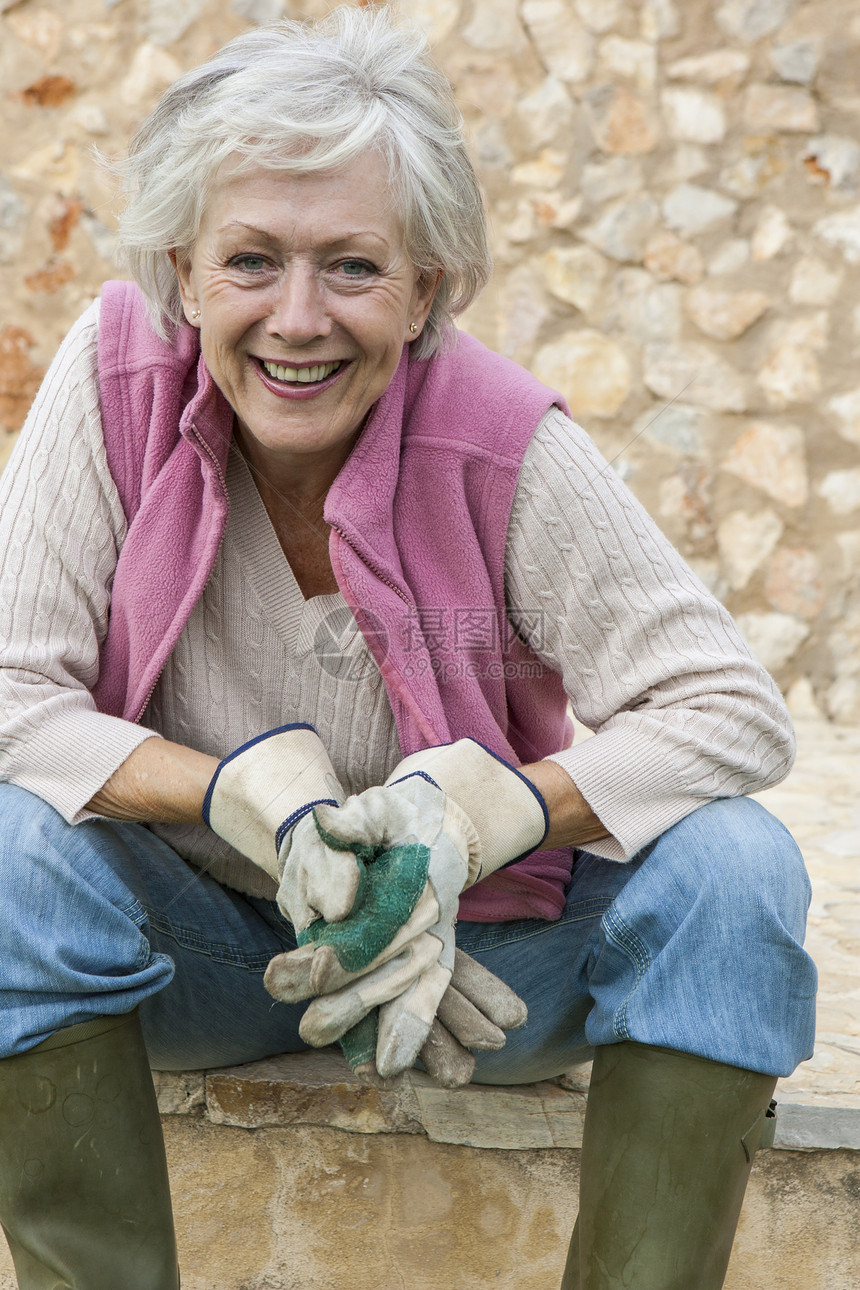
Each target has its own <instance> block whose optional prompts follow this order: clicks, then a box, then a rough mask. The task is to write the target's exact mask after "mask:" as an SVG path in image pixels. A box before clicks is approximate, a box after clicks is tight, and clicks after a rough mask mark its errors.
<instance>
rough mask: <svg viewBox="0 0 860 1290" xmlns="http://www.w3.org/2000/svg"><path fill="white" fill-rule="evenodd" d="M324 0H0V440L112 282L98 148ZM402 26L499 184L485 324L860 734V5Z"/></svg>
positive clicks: (765, 647) (693, 3)
mask: <svg viewBox="0 0 860 1290" xmlns="http://www.w3.org/2000/svg"><path fill="white" fill-rule="evenodd" d="M328 7H329V6H328V5H326V4H323V3H320V0H286V3H282V0H232V3H229V4H224V3H221V2H220V0H41V2H40V0H0V87H2V94H3V110H4V121H5V130H4V131H3V134H2V138H0V289H2V294H0V428H2V430H3V434H4V436H5V438H4V439H2V440H0V454H5V453H6V452H8V449H9V447H10V445H11V442H12V440H13V437H14V431H15V430H16V429H17V427H18V426H19V425H20V423H21V420H22V418H23V416H24V414H25V411H26V408H27V405H28V402H29V400H30V398H31V397H32V394H33V391H34V388H35V386H36V384H37V382H38V379H39V376H40V374H41V372H42V371H43V369H44V368H45V366H46V364H47V363H48V362H49V361H50V358H51V355H52V353H53V351H54V349H55V347H56V345H57V343H58V341H59V340H60V338H61V336H62V335H63V333H64V331H65V329H66V328H67V326H68V325H69V323H70V322H71V321H72V320H73V319H74V317H75V316H76V314H77V313H78V312H79V311H80V310H81V308H82V307H83V306H84V305H85V304H86V303H87V301H88V300H89V299H90V298H91V297H92V296H93V295H94V294H95V293H97V291H98V289H99V284H100V282H101V281H102V280H103V279H104V278H106V277H109V276H111V275H116V273H117V270H116V268H115V266H114V263H113V258H112V257H113V236H112V232H111V228H112V210H111V187H110V184H109V182H108V181H107V180H106V178H105V177H104V175H103V174H102V173H101V172H100V170H99V167H98V165H97V164H96V162H95V160H94V158H93V152H92V150H93V145H95V146H97V147H98V148H99V149H101V150H102V151H103V152H104V153H106V154H108V155H113V154H119V153H121V151H122V148H123V146H124V142H125V140H126V139H127V137H128V134H129V132H130V131H131V130H132V129H133V128H134V126H135V124H136V123H137V122H138V121H139V120H140V119H141V117H142V116H143V115H144V114H145V113H146V111H147V110H148V109H149V108H151V107H152V105H153V104H154V103H155V101H156V100H157V98H158V95H159V93H160V92H161V91H162V90H163V88H164V87H165V86H166V85H167V84H168V83H169V82H170V81H171V80H172V79H173V78H174V77H175V76H177V75H178V74H179V73H180V72H181V71H182V70H183V69H185V68H186V67H188V66H191V65H192V64H193V63H195V62H198V61H200V60H201V59H202V58H204V57H205V56H206V55H207V54H209V53H210V52H212V51H213V50H215V49H216V48H217V47H218V46H219V45H221V44H223V43H224V41H225V40H227V39H229V38H230V37H232V36H234V35H236V34H237V33H238V32H240V31H242V30H244V29H245V28H247V27H248V26H249V25H251V24H253V23H258V22H267V21H271V20H273V19H275V18H277V17H279V16H281V15H282V14H283V13H284V12H288V13H289V15H290V16H293V17H302V16H306V15H311V14H314V13H316V12H320V11H322V10H324V9H326V8H328ZM401 11H402V13H403V14H404V16H405V17H407V18H408V19H410V20H412V21H414V22H416V23H418V24H419V25H421V26H422V27H423V28H424V29H425V30H426V31H427V33H428V35H429V37H430V39H431V41H432V43H433V45H434V48H435V51H436V54H437V57H438V58H439V60H440V62H441V63H442V65H443V66H444V67H445V69H446V71H447V72H448V74H449V75H450V76H451V78H452V80H453V82H454V85H455V88H456V91H457V94H458V98H459V101H460V103H461V105H462V108H463V112H464V114H465V117H466V120H467V123H468V127H469V133H470V137H471V139H472V143H473V145H474V151H475V155H476V157H477V160H478V164H479V168H480V172H481V175H482V178H483V180H484V183H485V185H486V189H487V193H488V197H489V202H490V208H491V217H492V228H493V243H494V251H495V255H496V261H497V271H496V276H495V279H494V282H493V284H492V285H491V287H490V288H489V289H488V290H487V291H486V293H485V294H484V296H483V297H482V298H481V300H480V301H479V302H478V303H477V304H476V305H475V306H474V307H473V309H472V310H471V311H470V314H469V316H468V318H467V319H465V324H466V326H468V328H469V329H470V330H472V331H473V332H474V333H475V334H476V335H478V336H479V337H480V338H481V339H482V340H484V341H486V342H487V343H488V344H490V345H491V346H493V347H494V348H497V349H499V350H501V351H502V352H504V353H506V354H509V355H511V356H512V357H513V358H515V359H517V360H518V361H520V362H522V363H524V364H526V365H528V366H530V367H531V368H532V369H533V370H534V371H535V372H536V373H537V374H538V375H539V376H540V377H542V378H543V379H545V380H547V381H549V382H551V383H552V384H554V385H557V386H558V387H559V388H560V389H561V390H563V391H564V392H565V394H566V395H567V396H568V398H569V400H570V402H571V404H572V406H573V408H574V411H575V413H576V415H577V416H578V418H579V419H580V420H581V421H582V422H583V423H584V425H585V426H586V427H587V428H588V429H589V430H590V432H591V433H592V434H593V436H594V437H595V439H596V440H597V441H598V443H599V444H600V446H601V448H602V449H603V451H604V452H605V453H606V455H607V456H608V458H609V459H610V460H611V462H612V464H613V467H614V468H615V469H616V470H618V471H619V472H620V473H621V474H622V475H623V477H624V478H625V479H626V480H627V481H628V483H629V484H630V486H631V487H632V488H633V489H634V491H635V492H636V493H637V494H638V496H639V497H640V498H641V499H642V501H643V502H644V503H645V505H646V506H647V507H648V509H649V510H650V511H651V512H652V514H654V515H655V516H656V517H657V519H658V520H659V522H660V524H661V525H662V526H663V528H664V529H665V530H666V532H667V533H668V534H669V536H670V537H671V538H672V539H673V541H675V542H676V544H677V545H678V546H679V547H680V549H681V550H682V551H683V553H684V554H685V555H686V556H687V558H688V559H689V560H690V562H691V564H692V565H693V567H694V568H695V569H696V570H697V572H698V573H699V574H700V576H701V577H702V579H703V580H704V581H705V582H706V583H707V584H708V585H709V586H710V587H712V588H713V589H714V590H715V591H716V593H717V594H718V595H719V596H720V597H721V598H722V599H724V600H725V602H726V603H727V604H728V605H729V607H730V608H731V610H732V611H733V612H734V613H735V614H736V615H737V616H738V619H739V622H740V624H741V627H742V629H743V631H744V632H745V633H746V635H747V637H748V639H749V640H750V641H751V642H752V644H753V646H754V648H755V649H756V650H757V651H758V652H759V654H760V655H761V657H762V658H763V659H764V661H765V662H766V663H767V664H768V666H770V667H771V669H772V670H773V671H774V672H775V674H776V676H777V677H778V679H779V680H780V682H781V683H782V685H783V686H784V687H785V688H786V689H787V690H789V691H790V693H791V696H792V701H793V703H794V706H795V708H796V710H797V711H806V712H809V711H812V710H814V705H815V704H816V703H817V705H818V707H819V708H820V709H821V710H822V711H824V712H825V714H827V715H829V716H831V717H833V718H836V719H838V720H849V721H850V720H855V721H856V720H858V719H860V585H858V584H859V583H860V533H859V532H858V530H857V517H858V513H860V375H858V371H857V360H858V356H860V302H858V291H857V288H858V285H860V191H858V189H859V188H860V82H858V76H857V67H858V61H860V15H859V14H858V10H857V7H856V0H807V3H800V2H798V0H724V2H722V3H721V2H720V0H684V3H681V0H402V4H401ZM2 459H3V456H0V460H2ZM813 696H814V697H813Z"/></svg>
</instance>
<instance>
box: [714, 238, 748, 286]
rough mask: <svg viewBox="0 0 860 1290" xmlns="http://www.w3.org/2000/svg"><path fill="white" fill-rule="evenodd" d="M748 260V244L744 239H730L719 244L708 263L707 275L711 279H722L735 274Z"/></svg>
mask: <svg viewBox="0 0 860 1290" xmlns="http://www.w3.org/2000/svg"><path fill="white" fill-rule="evenodd" d="M749 258H750V244H749V242H748V240H747V239H746V238H745V237H732V238H729V239H728V241H726V242H721V243H720V245H719V246H718V247H717V249H716V251H715V252H714V254H713V256H712V257H711V259H710V261H709V262H708V274H709V275H710V276H711V277H723V276H724V275H726V274H729V273H737V271H738V269H742V268H743V267H744V265H745V264H746V263H747V262H748V260H749Z"/></svg>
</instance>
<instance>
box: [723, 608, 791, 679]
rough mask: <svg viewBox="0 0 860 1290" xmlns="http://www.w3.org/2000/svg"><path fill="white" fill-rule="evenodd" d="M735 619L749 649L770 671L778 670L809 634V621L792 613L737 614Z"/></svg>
mask: <svg viewBox="0 0 860 1290" xmlns="http://www.w3.org/2000/svg"><path fill="white" fill-rule="evenodd" d="M735 622H736V623H737V625H738V628H739V630H740V633H741V635H742V636H743V637H744V639H745V640H746V641H747V643H748V645H749V647H750V649H751V650H752V651H753V653H754V654H755V655H756V656H757V657H758V658H759V659H760V660H761V662H762V663H763V664H764V666H765V667H766V668H767V670H768V671H769V672H778V671H779V669H780V668H781V667H782V666H783V665H784V664H785V663H787V662H788V661H789V659H791V658H793V657H794V655H795V654H796V653H797V651H798V650H799V649H800V647H801V645H802V644H803V642H804V641H805V640H806V638H807V636H808V635H809V624H808V623H804V622H802V621H801V619H799V618H795V617H793V616H792V615H791V614H780V613H776V612H773V613H754V612H753V613H746V614H738V615H737V617H736V618H735Z"/></svg>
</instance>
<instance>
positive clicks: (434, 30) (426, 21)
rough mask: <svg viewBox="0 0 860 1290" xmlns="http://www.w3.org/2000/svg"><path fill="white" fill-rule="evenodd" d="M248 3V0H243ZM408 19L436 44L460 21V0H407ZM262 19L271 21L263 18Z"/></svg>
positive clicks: (266, 0) (252, 0)
mask: <svg viewBox="0 0 860 1290" xmlns="http://www.w3.org/2000/svg"><path fill="white" fill-rule="evenodd" d="M243 2H244V3H248V2H249V0H243ZM260 2H261V0H250V3H252V4H258V3H260ZM283 2H284V0H262V3H264V4H268V5H271V6H274V5H275V4H277V5H280V6H281V7H283ZM408 12H409V21H410V22H412V23H414V24H415V26H416V27H420V28H421V30H422V31H423V32H424V34H425V35H426V37H427V39H428V40H429V41H430V44H431V45H437V44H439V43H440V41H443V40H444V39H445V37H446V36H450V34H451V32H452V31H453V30H454V28H455V27H456V26H457V23H458V22H459V21H460V15H461V12H462V4H461V0H409V11H408ZM264 21H272V19H265V20H264Z"/></svg>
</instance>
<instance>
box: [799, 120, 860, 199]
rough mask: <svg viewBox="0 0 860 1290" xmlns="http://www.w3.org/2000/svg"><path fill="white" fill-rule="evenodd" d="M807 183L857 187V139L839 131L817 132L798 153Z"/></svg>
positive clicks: (859, 167)
mask: <svg viewBox="0 0 860 1290" xmlns="http://www.w3.org/2000/svg"><path fill="white" fill-rule="evenodd" d="M801 161H802V162H803V166H804V169H805V171H806V177H807V179H808V180H809V182H810V183H813V184H826V185H827V186H828V188H843V189H848V190H849V191H852V192H853V191H856V188H857V181H858V178H860V143H858V142H857V141H856V139H849V138H847V137H846V136H845V135H841V134H819V135H816V136H815V138H813V139H810V140H809V143H808V144H807V145H806V147H805V148H804V149H803V152H802V153H801Z"/></svg>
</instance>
